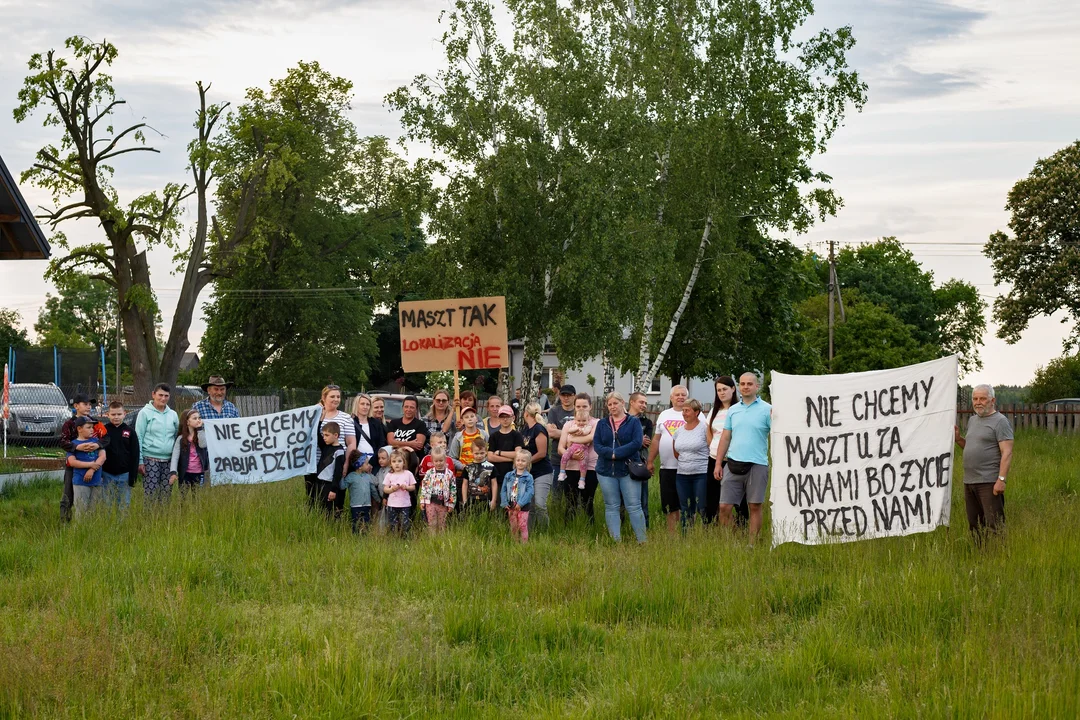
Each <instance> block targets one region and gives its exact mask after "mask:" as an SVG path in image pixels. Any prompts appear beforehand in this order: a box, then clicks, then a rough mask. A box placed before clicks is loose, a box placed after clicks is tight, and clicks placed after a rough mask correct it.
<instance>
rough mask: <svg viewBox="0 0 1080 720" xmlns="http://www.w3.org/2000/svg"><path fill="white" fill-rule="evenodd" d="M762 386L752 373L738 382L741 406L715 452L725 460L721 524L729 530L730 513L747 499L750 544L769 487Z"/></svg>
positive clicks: (768, 418) (768, 413)
mask: <svg viewBox="0 0 1080 720" xmlns="http://www.w3.org/2000/svg"><path fill="white" fill-rule="evenodd" d="M760 389H761V382H760V381H759V380H758V376H757V375H755V374H754V373H751V372H747V373H743V374H742V376H741V377H740V378H739V395H740V397H741V400H742V401H741V402H740V403H739V404H738V405H736V406H735V407H733V408H731V410H729V411H728V414H727V418H726V419H725V420H724V432H723V434H722V435H721V436H720V445H719V446H718V447H717V448H716V457H717V459H718V460H723V459H725V458H726V460H727V464H726V465H725V466H724V479H723V480H722V481H721V484H720V524H721V525H725V526H729V527H730V526H731V511H732V510H733V509H734V508H735V506H736V505H738V504H740V503H741V502H742V501H743V497H745V498H746V502H747V504H748V505H749V506H750V544H751V545H752V544H753V543H754V540H755V539H756V538H757V536H758V533H759V532H760V531H761V506H762V504H763V503H764V502H765V491H766V489H768V487H769V430H770V429H771V428H772V405H769V403H767V402H765V401H764V400H762V399H761V398H760V397H758V390H760Z"/></svg>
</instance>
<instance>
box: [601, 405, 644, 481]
mask: <svg viewBox="0 0 1080 720" xmlns="http://www.w3.org/2000/svg"><path fill="white" fill-rule="evenodd" d="M608 422H609V423H611V434H612V435H613V436H614V440H615V447H619V431H618V430H616V429H615V421H614V420H612V419H611V418H610V417H609V418H608ZM626 467H627V468H628V469H629V470H630V477H631V478H633V479H634V480H637V481H639V482H640V481H643V480H648V479H649V478H650V477H652V473H651V472H649V467H648V466H647V465H646V464H645V463H644V462H642V461H641V457H640V456H638V457H630V458H627V459H626Z"/></svg>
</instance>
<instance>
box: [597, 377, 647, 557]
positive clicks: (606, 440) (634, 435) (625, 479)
mask: <svg viewBox="0 0 1080 720" xmlns="http://www.w3.org/2000/svg"><path fill="white" fill-rule="evenodd" d="M607 409H608V417H607V418H606V419H605V420H601V421H600V422H599V423H597V424H596V430H595V432H594V433H593V449H594V450H595V451H596V456H597V459H596V476H597V478H598V479H599V480H600V492H601V493H603V495H604V519H605V520H606V521H607V527H608V532H609V533H611V537H612V539H614V540H615V541H616V542H618V541H619V539H620V531H621V527H622V519H621V518H620V517H619V508H620V507H621V506H622V505H625V506H626V514H627V515H628V516H629V517H630V527H632V528H633V529H634V535H636V536H637V541H638V542H639V543H643V542H645V513H644V512H642V510H641V483H640V482H638V481H637V480H634V478H632V477H630V468H629V466H628V465H627V460H629V459H630V458H633V457H637V454H638V451H639V450H641V439H642V434H641V422H640V421H638V419H637V418H636V417H634V416H633V415H627V414H626V399H625V398H624V397H623V396H622V395H621V394H619V393H617V392H612V393H608V396H607Z"/></svg>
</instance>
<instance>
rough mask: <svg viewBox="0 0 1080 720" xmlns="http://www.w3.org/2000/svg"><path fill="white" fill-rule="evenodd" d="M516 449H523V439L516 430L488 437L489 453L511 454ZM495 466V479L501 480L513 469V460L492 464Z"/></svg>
mask: <svg viewBox="0 0 1080 720" xmlns="http://www.w3.org/2000/svg"><path fill="white" fill-rule="evenodd" d="M516 447H525V439H524V438H523V437H521V433H519V432H518V431H517V430H511V431H510V432H508V433H503V432H496V433H493V434H492V435H491V436H490V437H488V450H490V451H491V452H511V451H513V449H514V448H516ZM493 465H495V477H497V478H501V477H503V476H505V475H506V473H508V472H510V471H511V470H513V469H514V461H513V460H505V461H502V462H497V463H493Z"/></svg>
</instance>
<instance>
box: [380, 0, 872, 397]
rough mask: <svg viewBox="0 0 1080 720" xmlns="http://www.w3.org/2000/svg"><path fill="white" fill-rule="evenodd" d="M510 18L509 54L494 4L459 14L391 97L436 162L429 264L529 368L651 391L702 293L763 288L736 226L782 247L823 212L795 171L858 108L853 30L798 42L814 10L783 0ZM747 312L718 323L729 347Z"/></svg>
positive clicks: (531, 7)
mask: <svg viewBox="0 0 1080 720" xmlns="http://www.w3.org/2000/svg"><path fill="white" fill-rule="evenodd" d="M505 8H506V10H507V12H508V15H509V18H510V26H511V28H512V42H510V43H506V44H504V43H503V42H501V41H500V37H499V34H498V32H497V31H496V24H495V23H494V21H493V20H492V18H493V17H494V14H493V13H494V8H493V5H492V4H491V3H490V2H485V1H483V0H459V2H458V3H456V5H455V10H454V11H453V12H451V13H449V14H448V15H447V16H446V19H447V21H448V25H449V29H448V31H447V34H446V35H445V36H444V38H443V44H444V47H445V49H446V55H447V67H446V68H445V69H444V70H442V71H440V72H439V73H438V74H437V75H435V76H434V77H427V76H421V77H419V78H417V79H416V81H414V83H413V84H412V86H411V87H409V88H402V89H400V90H398V91H397V92H396V93H394V94H393V95H391V96H390V98H389V100H390V104H391V105H392V106H393V107H395V108H396V109H398V110H401V111H402V113H403V118H404V122H405V126H406V128H407V130H408V133H409V135H410V137H411V138H413V139H418V140H423V141H427V142H430V143H431V144H432V145H433V146H434V148H435V149H436V150H438V151H439V152H441V153H443V154H444V155H446V156H447V157H448V158H449V168H450V172H449V182H448V186H447V189H446V192H445V193H444V195H443V202H442V203H440V208H441V212H440V213H437V222H436V223H435V224H434V226H435V229H436V234H437V235H438V237H439V240H440V242H439V243H438V245H439V246H441V247H438V248H437V249H435V250H434V251H433V253H432V255H433V256H434V257H438V258H441V260H442V261H443V262H445V263H447V264H448V267H451V268H453V269H455V270H456V271H457V273H458V274H459V276H462V277H463V278H464V283H465V284H466V285H468V286H469V287H472V288H476V289H479V288H481V287H482V288H484V289H485V293H484V294H495V293H496V291H498V292H499V293H505V294H506V295H507V304H508V308H507V309H508V314H509V320H510V324H511V331H512V332H513V333H515V334H518V335H519V336H520V337H522V338H524V339H525V345H526V349H525V354H526V357H527V359H528V360H529V361H532V362H527V364H526V366H527V368H528V367H529V365H532V364H533V363H535V361H536V360H538V359H539V356H540V353H541V352H542V351H543V349H544V346H545V344H546V343H547V342H548V341H550V342H552V343H553V344H554V345H555V349H556V351H557V353H558V355H559V358H560V361H562V363H563V364H564V365H567V366H570V367H574V366H576V365H577V364H579V363H580V362H581V361H583V360H585V359H587V358H590V357H595V356H597V355H601V354H602V353H603V354H605V356H606V360H607V361H608V362H609V363H615V364H616V365H617V366H619V367H622V368H624V369H635V370H636V372H635V374H636V384H637V386H638V387H639V388H648V387H649V385H650V384H651V381H652V378H653V377H654V376H655V375H656V374H657V373H658V372H659V370H660V368H661V366H662V365H663V363H664V360H665V357H666V356H667V353H668V350H669V348H671V347H672V345H673V344H676V343H679V342H681V341H682V339H681V338H680V336H679V334H678V331H679V326H680V323H681V320H682V318H683V317H684V316H685V314H686V312H687V309H688V308H689V307H690V306H691V305H690V303H691V300H692V298H693V294H694V289H695V287H696V286H697V285H698V284H700V283H709V284H719V283H727V284H735V282H736V280H738V281H739V282H742V283H756V284H762V285H763V284H767V283H768V282H769V279H768V278H765V277H757V276H756V275H755V274H754V272H753V268H752V267H751V268H748V267H745V266H739V264H738V260H740V259H742V260H744V261H747V260H748V259H749V258H752V257H753V255H752V253H749V252H746V251H745V250H744V249H740V247H739V245H738V243H739V241H740V238H741V237H743V236H746V235H751V234H752V233H748V232H745V227H744V226H745V224H746V223H747V222H749V223H752V224H753V225H754V229H755V230H756V231H757V232H756V235H761V236H764V235H767V234H768V233H770V232H788V231H796V232H797V231H801V230H805V229H806V228H808V227H809V226H810V224H811V223H812V222H813V221H814V220H815V219H817V218H820V217H823V216H825V215H827V214H829V213H832V212H834V211H835V209H836V207H837V206H838V203H839V200H838V198H836V196H835V195H834V194H833V193H832V191H831V190H830V189H829V188H828V181H829V178H828V177H827V176H825V175H823V174H821V173H817V172H815V171H814V170H813V169H812V168H811V166H810V160H811V158H812V157H813V156H815V155H816V154H818V153H820V152H822V151H823V150H824V148H825V144H826V142H827V140H828V139H829V138H830V137H831V135H832V133H833V132H834V131H835V129H836V127H837V126H838V125H839V123H840V122H841V120H842V118H843V116H844V113H845V112H846V111H847V110H848V109H849V108H850V107H853V106H854V107H859V106H861V104H862V102H863V101H864V95H865V88H864V86H863V84H862V83H861V82H860V81H859V79H858V76H857V75H856V74H855V73H854V72H852V71H851V70H849V69H848V67H847V63H846V53H847V51H848V50H850V48H851V47H852V44H853V42H854V41H853V39H852V36H851V32H850V30H849V29H848V28H841V29H839V30H836V31H832V32H830V31H822V32H820V33H818V34H816V35H812V36H811V37H809V39H807V40H804V41H800V42H797V41H796V40H795V39H794V36H795V33H796V31H798V30H800V29H801V27H802V25H803V24H804V23H805V22H806V20H807V18H808V17H809V15H810V12H811V6H810V4H809V3H807V2H803V1H793V0H788V1H779V2H759V1H757V0H744V1H742V2H738V3H712V2H694V1H691V0H640V1H639V0H579V2H575V3H573V4H569V5H566V4H560V3H556V2H552V1H550V0H506V2H505ZM752 311H753V309H752V308H747V307H738V306H736V307H731V308H724V309H723V310H722V311H716V312H714V313H713V315H714V316H715V318H716V320H717V326H718V327H722V328H724V329H725V330H726V331H728V332H732V333H736V334H737V333H739V329H740V323H741V322H742V320H744V319H745V318H747V317H748V314H749V313H751V312H752ZM789 315H791V316H793V313H789ZM627 333H629V341H627V338H626V335H627ZM534 367H535V366H534ZM536 369H538V368H536ZM522 375H523V378H522V379H523V384H527V387H526V392H527V394H528V395H529V396H531V395H532V392H531V389H532V380H533V377H534V373H533V372H528V371H526V372H524V373H522ZM605 384H606V383H605Z"/></svg>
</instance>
